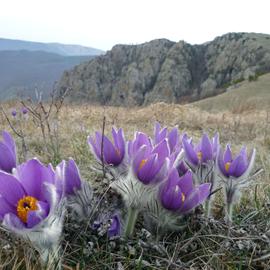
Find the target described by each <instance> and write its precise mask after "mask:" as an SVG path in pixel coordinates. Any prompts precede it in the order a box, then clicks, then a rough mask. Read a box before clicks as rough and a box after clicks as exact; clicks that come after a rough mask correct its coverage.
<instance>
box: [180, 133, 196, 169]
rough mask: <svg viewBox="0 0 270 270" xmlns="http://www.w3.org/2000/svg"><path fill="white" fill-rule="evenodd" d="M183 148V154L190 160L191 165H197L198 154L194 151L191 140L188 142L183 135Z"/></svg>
mask: <svg viewBox="0 0 270 270" xmlns="http://www.w3.org/2000/svg"><path fill="white" fill-rule="evenodd" d="M182 143H183V148H184V150H185V156H186V158H187V160H188V161H189V162H191V163H192V164H193V165H195V166H196V165H198V162H199V160H198V156H197V154H196V152H195V151H194V149H193V147H192V145H191V142H188V139H187V138H186V137H183V140H182Z"/></svg>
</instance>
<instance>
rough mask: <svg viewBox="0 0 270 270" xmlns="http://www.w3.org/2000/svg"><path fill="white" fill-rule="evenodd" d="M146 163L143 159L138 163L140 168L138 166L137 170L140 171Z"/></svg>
mask: <svg viewBox="0 0 270 270" xmlns="http://www.w3.org/2000/svg"><path fill="white" fill-rule="evenodd" d="M146 162H147V159H143V160H142V161H141V163H140V166H139V170H141V169H142V167H143V166H144V165H145V163H146Z"/></svg>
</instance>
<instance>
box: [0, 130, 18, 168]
mask: <svg viewBox="0 0 270 270" xmlns="http://www.w3.org/2000/svg"><path fill="white" fill-rule="evenodd" d="M2 138H3V139H2V141H0V170H3V171H5V172H9V173H10V172H11V171H12V169H13V168H15V167H16V160H17V155H16V145H15V142H14V139H13V138H12V136H11V135H10V134H9V133H8V132H7V131H2Z"/></svg>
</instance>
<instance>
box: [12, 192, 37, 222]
mask: <svg viewBox="0 0 270 270" xmlns="http://www.w3.org/2000/svg"><path fill="white" fill-rule="evenodd" d="M37 201H38V200H37V199H36V198H34V197H32V196H25V197H23V198H22V199H20V200H19V201H18V204H17V215H18V217H19V218H20V219H21V221H23V222H24V223H26V222H27V215H28V212H29V211H35V210H37V209H38V206H37Z"/></svg>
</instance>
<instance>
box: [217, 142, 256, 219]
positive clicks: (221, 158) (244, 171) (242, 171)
mask: <svg viewBox="0 0 270 270" xmlns="http://www.w3.org/2000/svg"><path fill="white" fill-rule="evenodd" d="M255 156H256V150H255V149H253V150H252V152H251V154H250V156H248V154H247V150H246V147H243V148H242V149H241V151H240V153H239V154H238V155H237V156H236V157H235V158H233V155H232V152H231V148H230V146H229V145H227V146H226V150H225V152H224V153H223V151H222V150H220V151H219V154H218V164H217V168H218V171H219V175H220V177H221V178H222V180H223V184H224V200H225V205H226V221H227V223H228V224H231V223H232V219H233V206H234V204H235V203H236V202H237V200H238V199H239V198H240V196H241V193H240V192H241V189H242V188H243V187H246V186H247V185H248V184H249V183H250V180H251V179H252V177H250V176H249V175H250V173H251V170H252V168H253V165H254V162H255Z"/></svg>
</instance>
